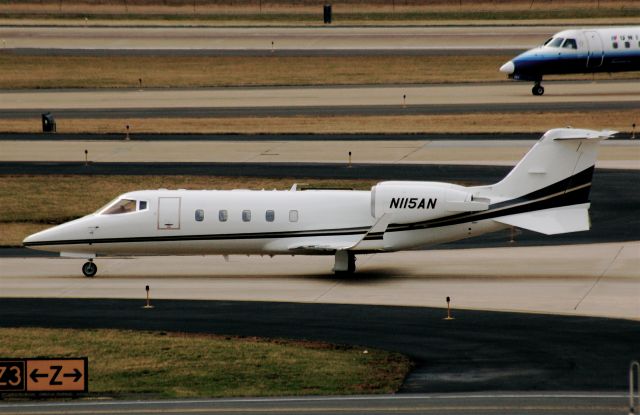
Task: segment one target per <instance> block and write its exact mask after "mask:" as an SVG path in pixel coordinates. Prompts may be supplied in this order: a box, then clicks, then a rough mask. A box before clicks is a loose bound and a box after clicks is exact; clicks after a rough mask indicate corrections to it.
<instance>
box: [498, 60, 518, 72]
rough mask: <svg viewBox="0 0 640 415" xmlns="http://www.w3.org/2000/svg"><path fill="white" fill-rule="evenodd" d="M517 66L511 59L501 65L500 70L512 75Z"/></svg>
mask: <svg viewBox="0 0 640 415" xmlns="http://www.w3.org/2000/svg"><path fill="white" fill-rule="evenodd" d="M515 68H516V66H515V65H514V64H513V61H509V62H507V63H505V64H504V65H502V66H501V67H500V72H502V73H506V74H507V75H511V74H512V73H513V71H514V70H515Z"/></svg>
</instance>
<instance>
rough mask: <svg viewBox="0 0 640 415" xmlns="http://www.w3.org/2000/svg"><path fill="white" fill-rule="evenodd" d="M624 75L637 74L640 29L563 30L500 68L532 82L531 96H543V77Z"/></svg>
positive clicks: (511, 76)
mask: <svg viewBox="0 0 640 415" xmlns="http://www.w3.org/2000/svg"><path fill="white" fill-rule="evenodd" d="M625 71H640V26H634V27H609V28H600V29H595V28H594V29H575V30H564V31H562V32H559V33H556V34H555V35H553V37H552V38H550V39H549V40H547V41H546V42H544V44H543V45H542V46H539V47H537V48H533V49H530V50H528V51H526V52H524V53H522V54H520V55H518V56H516V57H515V58H513V59H512V60H510V61H509V62H507V63H505V64H504V65H502V67H501V68H500V72H503V73H506V74H507V75H508V76H509V78H510V79H515V80H517V81H533V82H534V86H533V88H532V89H531V92H532V93H533V95H542V94H544V88H543V87H542V85H541V83H542V77H543V76H544V75H558V74H572V73H594V72H625Z"/></svg>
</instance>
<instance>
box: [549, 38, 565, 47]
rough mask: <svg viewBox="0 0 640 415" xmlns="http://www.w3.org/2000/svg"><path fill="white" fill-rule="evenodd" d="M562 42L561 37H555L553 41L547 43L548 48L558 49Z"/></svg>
mask: <svg viewBox="0 0 640 415" xmlns="http://www.w3.org/2000/svg"><path fill="white" fill-rule="evenodd" d="M563 40H564V38H563V37H557V38H555V39H553V40H552V41H551V43H549V46H551V47H552V48H559V47H560V45H562V41H563Z"/></svg>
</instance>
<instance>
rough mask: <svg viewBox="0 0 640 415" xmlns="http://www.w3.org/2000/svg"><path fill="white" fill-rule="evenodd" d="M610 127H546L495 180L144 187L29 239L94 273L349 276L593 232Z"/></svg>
mask: <svg viewBox="0 0 640 415" xmlns="http://www.w3.org/2000/svg"><path fill="white" fill-rule="evenodd" d="M612 134H614V132H613V131H592V130H580V129H571V128H562V129H555V130H550V131H547V133H546V134H544V135H543V136H542V138H541V139H540V141H538V142H537V143H536V144H535V146H534V147H533V148H532V149H531V150H530V151H529V152H528V153H527V154H526V155H525V156H524V158H523V159H522V160H521V161H520V162H519V163H518V164H517V165H516V166H515V167H514V168H513V170H511V172H510V173H509V174H508V175H507V176H506V177H505V178H504V179H502V180H501V181H500V182H498V183H495V184H491V185H486V186H473V187H465V186H460V185H457V184H451V183H438V182H428V181H413V182H402V181H394V182H381V183H378V184H376V185H375V186H373V187H372V188H371V191H355V190H304V191H300V190H298V189H296V187H295V186H293V187H292V188H291V189H290V190H285V191H281V190H280V191H276V190H274V191H264V190H262V191H256V190H225V191H220V190H167V189H159V190H142V191H134V192H129V193H125V194H123V195H121V196H119V197H117V198H116V199H115V200H113V201H112V202H111V203H109V204H108V205H106V206H105V207H103V208H101V209H99V210H98V211H97V212H95V213H92V214H89V215H87V216H85V217H83V218H80V219H77V220H74V221H71V222H67V223H64V224H62V225H59V226H55V227H53V228H50V229H47V230H44V231H42V232H38V233H36V234H33V235H31V236H29V237H27V238H26V239H25V240H24V242H23V244H24V246H26V247H29V248H33V249H40V250H44V251H53V252H59V253H60V254H61V255H62V256H66V257H72V258H85V259H88V262H86V263H85V264H84V266H83V267H82V271H83V273H84V274H85V275H86V276H88V277H92V276H94V275H95V274H96V272H97V266H96V264H95V263H94V258H95V257H96V256H101V255H113V256H118V255H207V254H218V255H228V254H247V255H252V254H257V255H263V254H264V255H333V256H334V257H335V265H334V271H335V272H343V273H351V272H354V271H355V256H356V255H357V254H366V253H376V252H392V251H400V250H406V249H416V248H422V247H427V246H431V245H435V244H439V243H444V242H450V241H456V240H458V239H463V238H470V237H473V236H477V235H482V234H484V233H487V232H495V231H499V230H502V229H507V228H509V227H512V226H513V227H519V228H524V229H529V230H533V231H536V232H540V233H543V234H547V235H551V234H558V233H566V232H576V231H585V230H588V229H589V226H590V223H589V212H588V211H589V206H590V201H589V192H590V190H591V178H592V176H593V172H594V165H595V162H596V154H597V149H598V144H599V142H600V141H601V140H605V139H607V138H608V137H610V136H611V135H612Z"/></svg>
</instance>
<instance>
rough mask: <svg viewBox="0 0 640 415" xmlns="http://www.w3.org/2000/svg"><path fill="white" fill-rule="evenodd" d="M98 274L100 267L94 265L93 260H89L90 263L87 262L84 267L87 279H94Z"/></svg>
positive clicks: (83, 270)
mask: <svg viewBox="0 0 640 415" xmlns="http://www.w3.org/2000/svg"><path fill="white" fill-rule="evenodd" d="M97 272H98V266H97V265H96V264H94V263H93V260H91V259H90V260H89V262H85V263H84V265H83V266H82V273H83V274H84V276H85V277H89V278H91V277H93V276H94V275H96V273H97Z"/></svg>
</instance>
